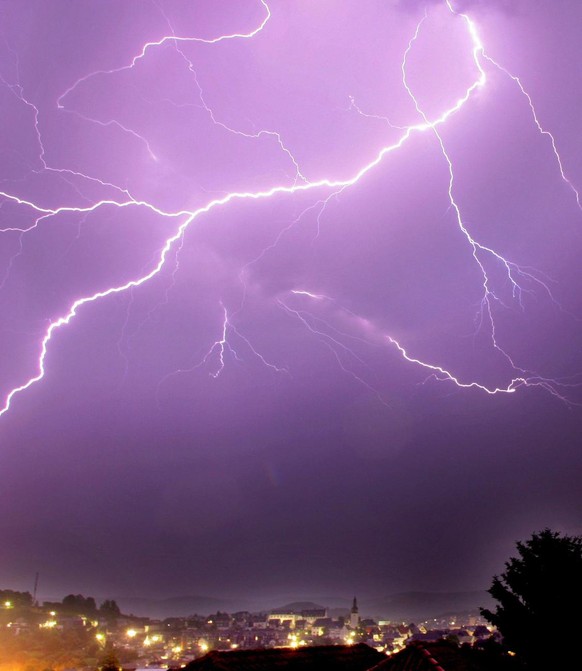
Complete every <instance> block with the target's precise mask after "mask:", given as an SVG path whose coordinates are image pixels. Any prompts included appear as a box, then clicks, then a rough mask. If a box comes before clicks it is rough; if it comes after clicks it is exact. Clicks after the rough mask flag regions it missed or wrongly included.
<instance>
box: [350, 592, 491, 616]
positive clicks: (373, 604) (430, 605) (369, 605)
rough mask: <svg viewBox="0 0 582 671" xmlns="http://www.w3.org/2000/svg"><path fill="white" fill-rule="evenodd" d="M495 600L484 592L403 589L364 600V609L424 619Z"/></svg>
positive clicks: (373, 612)
mask: <svg viewBox="0 0 582 671" xmlns="http://www.w3.org/2000/svg"><path fill="white" fill-rule="evenodd" d="M491 603H492V599H491V597H490V596H489V594H487V592H485V591H484V590H483V591H473V592H400V593H397V594H389V595H387V596H385V597H379V598H375V599H366V600H362V607H361V608H360V611H362V610H363V611H365V612H370V613H372V614H374V615H378V616H379V615H381V616H382V617H383V618H385V619H389V620H403V621H404V620H424V619H428V618H431V617H437V616H440V615H443V614H444V613H460V612H465V611H474V610H478V609H479V607H480V606H485V607H486V606H490V605H491Z"/></svg>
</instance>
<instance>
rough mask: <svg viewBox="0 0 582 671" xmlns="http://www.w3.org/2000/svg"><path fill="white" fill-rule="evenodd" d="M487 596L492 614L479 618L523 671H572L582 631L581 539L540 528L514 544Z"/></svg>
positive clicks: (484, 611)
mask: <svg viewBox="0 0 582 671" xmlns="http://www.w3.org/2000/svg"><path fill="white" fill-rule="evenodd" d="M517 551H518V555H519V556H518V557H511V558H510V559H509V561H508V562H506V564H505V571H504V572H503V573H502V574H501V576H495V577H494V578H493V584H492V585H491V587H490V589H489V590H488V591H489V594H491V596H492V597H493V598H494V599H495V600H496V601H497V602H498V604H497V607H496V609H495V612H492V611H490V610H487V609H481V614H482V615H483V616H484V617H485V618H486V619H487V620H489V622H491V623H492V624H494V625H495V626H496V627H497V628H498V630H499V631H500V632H501V634H502V636H503V640H504V644H505V645H506V647H507V649H509V650H512V651H514V652H515V653H516V654H517V655H519V656H520V657H521V659H522V660H523V661H524V662H525V664H526V667H527V668H528V669H558V668H577V664H578V663H579V659H580V653H579V651H578V650H576V647H577V646H576V643H575V639H576V636H577V635H579V632H580V631H581V630H582V609H581V608H580V603H582V537H578V536H565V535H564V536H562V535H560V533H558V532H554V531H550V529H544V530H543V531H540V532H539V533H534V534H533V535H532V537H531V538H530V539H529V540H528V541H526V542H525V543H523V542H518V543H517Z"/></svg>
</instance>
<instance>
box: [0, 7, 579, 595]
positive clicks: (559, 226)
mask: <svg viewBox="0 0 582 671" xmlns="http://www.w3.org/2000/svg"><path fill="white" fill-rule="evenodd" d="M465 11H466V12H467V15H465V16H463V15H462V12H465ZM424 16H426V18H424V20H423V17H424ZM581 22H582V5H580V3H579V2H577V1H575V0H562V2H560V3H559V6H556V3H555V2H551V1H550V0H538V1H537V2H535V3H531V2H530V3H525V2H507V1H503V2H501V1H498V2H497V1H496V2H491V1H487V2H486V1H485V0H482V1H479V0H477V1H473V2H466V1H465V2H462V1H461V0H458V1H457V2H452V4H451V6H447V4H446V2H444V1H443V2H440V1H436V0H435V1H434V2H426V3H420V2H409V1H408V0H407V1H406V2H405V1H402V2H395V1H393V0H392V1H388V0H382V1H380V0H365V1H363V2H360V1H358V2H356V1H355V0H352V1H349V0H334V1H332V0H325V1H323V0H321V1H318V2H314V1H313V0H311V1H308V0H297V1H295V0H265V1H264V2H261V1H260V0H220V1H212V2H211V1H210V0H192V1H190V2H186V0H179V1H178V0H151V1H147V0H126V1H125V2H118V1H113V0H87V1H86V2H78V1H76V0H53V1H52V2H49V3H47V2H43V1H42V0H28V1H27V2H22V0H2V2H1V3H0V26H1V35H0V105H1V108H2V131H1V133H0V152H1V157H2V158H1V161H0V171H1V176H0V179H1V182H0V193H1V194H2V195H1V197H0V229H2V233H1V235H0V342H1V347H0V413H1V416H0V473H1V474H2V488H1V497H2V498H1V501H2V515H1V516H0V533H1V537H2V543H1V545H0V547H1V549H0V566H1V569H2V570H1V573H2V580H3V582H4V583H5V587H14V588H20V589H30V588H31V587H32V583H33V579H34V574H35V572H36V571H40V573H41V586H42V589H41V591H42V592H43V593H46V594H47V595H49V594H50V595H53V594H54V595H58V594H59V593H66V592H70V591H74V592H79V591H82V592H85V593H94V594H99V595H107V594H114V595H137V594H147V595H152V596H162V595H173V594H181V593H198V594H207V595H218V596H227V595H233V594H235V595H241V596H244V595H246V594H251V593H261V594H262V595H269V594H273V595H275V594H280V593H282V592H286V593H294V594H301V595H310V594H312V595H317V594H325V593H328V594H330V593H335V594H339V595H343V594H346V595H348V596H351V595H353V593H359V594H372V593H379V594H383V593H388V592H393V591H405V590H411V589H420V590H426V589H428V590H465V589H481V588H485V587H486V586H488V584H489V582H490V579H491V576H492V575H493V574H494V573H495V572H499V571H500V570H501V569H502V567H503V561H504V560H505V559H506V558H507V557H508V556H509V554H510V553H511V551H512V550H513V547H514V541H515V540H516V539H519V538H524V537H527V536H529V535H530V534H531V533H532V532H533V531H534V530H538V529H540V528H542V527H544V526H551V527H553V528H556V529H560V530H563V531H567V532H569V533H581V532H582V523H581V521H580V516H579V511H580V510H581V509H582V489H581V488H580V467H581V466H582V454H581V452H580V436H581V435H582V434H581V430H582V415H581V412H580V407H579V405H577V404H579V403H581V402H582V393H581V392H580V389H579V388H578V387H577V386H576V385H577V383H579V382H581V381H582V376H581V375H580V374H582V354H581V352H580V342H581V337H582V294H581V292H580V288H581V286H582V264H580V255H581V252H582V236H581V233H582V209H581V208H580V206H579V203H578V202H577V189H578V188H580V189H582V159H581V157H582V130H581V129H582V118H581V115H580V109H581V101H582V100H581V98H582V93H581V89H580V82H581V81H582V58H581V56H580V50H579V49H580V47H579V26H580V23H581ZM415 34H416V39H413V38H414V36H415ZM172 35H176V36H177V37H178V38H184V39H180V40H173V39H171V38H172ZM221 36H222V37H223V39H218V38H220V37H221ZM147 44H149V45H150V46H147V47H146V45H147ZM483 48H484V51H483ZM405 56H406V61H405V67H404V71H405V73H406V77H405V79H404V80H403V70H402V66H403V59H404V58H405ZM517 77H519V79H517ZM407 87H408V89H409V90H408V91H407ZM528 96H530V98H529V99H528ZM530 103H531V104H532V105H533V106H534V107H533V108H532V107H531V106H530ZM534 110H535V111H534ZM553 143H554V144H553ZM451 175H452V181H451ZM233 194H237V195H233ZM59 320H65V321H66V322H68V323H66V324H65V323H62V322H60V321H59ZM43 343H44V345H45V349H46V354H45V355H43ZM39 356H40V357H41V358H40V359H39ZM407 359H408V360H407ZM413 360H414V361H413ZM43 373H44V375H43ZM37 378H38V379H37ZM41 378H42V379H41ZM29 383H30V384H29ZM24 387H26V388H24ZM495 390H497V391H496V392H495ZM492 392H495V393H492ZM506 392H509V393H506ZM2 409H3V410H2Z"/></svg>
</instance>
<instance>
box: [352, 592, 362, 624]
mask: <svg viewBox="0 0 582 671" xmlns="http://www.w3.org/2000/svg"><path fill="white" fill-rule="evenodd" d="M359 624H360V614H359V612H358V600H357V599H356V597H354V601H353V603H352V609H351V611H350V627H351V628H352V629H356V628H357V627H358V625H359Z"/></svg>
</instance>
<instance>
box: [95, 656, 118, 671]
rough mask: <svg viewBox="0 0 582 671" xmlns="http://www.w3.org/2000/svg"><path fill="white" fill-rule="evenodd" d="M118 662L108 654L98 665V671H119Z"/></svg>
mask: <svg viewBox="0 0 582 671" xmlns="http://www.w3.org/2000/svg"><path fill="white" fill-rule="evenodd" d="M120 669H121V667H120V666H119V660H118V659H117V657H116V656H115V655H114V654H113V653H112V652H110V653H108V654H107V655H105V657H103V658H102V659H101V662H100V663H99V671H120Z"/></svg>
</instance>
